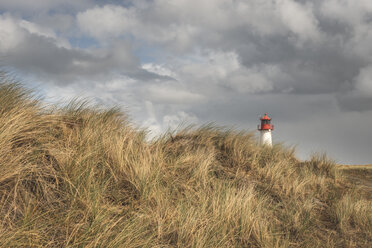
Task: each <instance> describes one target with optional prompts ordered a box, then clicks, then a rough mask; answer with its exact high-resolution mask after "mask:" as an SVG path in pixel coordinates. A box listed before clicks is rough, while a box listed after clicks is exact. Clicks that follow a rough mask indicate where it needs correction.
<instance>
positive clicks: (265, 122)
mask: <svg viewBox="0 0 372 248" xmlns="http://www.w3.org/2000/svg"><path fill="white" fill-rule="evenodd" d="M260 120H261V126H260V125H258V127H257V128H258V130H274V125H271V118H269V116H267V113H265V116H264V117H261V118H260Z"/></svg>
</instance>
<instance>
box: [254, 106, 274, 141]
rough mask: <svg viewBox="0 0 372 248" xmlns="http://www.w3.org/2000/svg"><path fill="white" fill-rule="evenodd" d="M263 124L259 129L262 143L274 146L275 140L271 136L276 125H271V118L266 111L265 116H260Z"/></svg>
mask: <svg viewBox="0 0 372 248" xmlns="http://www.w3.org/2000/svg"><path fill="white" fill-rule="evenodd" d="M260 120H261V126H260V125H258V127H257V129H258V131H260V145H267V146H270V147H271V146H272V145H273V140H272V137H271V131H272V130H274V125H271V118H269V117H268V116H267V113H265V116H264V117H261V118H260Z"/></svg>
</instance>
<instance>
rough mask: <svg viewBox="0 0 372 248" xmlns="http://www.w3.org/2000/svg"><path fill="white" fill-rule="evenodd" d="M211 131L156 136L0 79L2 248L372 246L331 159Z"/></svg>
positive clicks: (358, 203) (365, 211) (368, 228)
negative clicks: (47, 100)
mask: <svg viewBox="0 0 372 248" xmlns="http://www.w3.org/2000/svg"><path fill="white" fill-rule="evenodd" d="M256 143H257V142H256V138H255V137H254V135H253V134H252V133H250V132H245V131H236V130H232V129H227V128H221V127H215V126H212V125H206V126H202V127H190V128H184V129H182V130H177V131H170V132H167V133H164V134H163V135H162V136H161V137H158V138H155V139H154V140H152V141H148V140H146V131H145V130H142V129H139V128H138V127H136V126H135V125H134V124H132V123H131V122H130V121H129V120H128V118H127V116H126V115H125V114H123V113H121V112H120V111H119V110H118V109H102V108H99V107H96V106H90V105H89V104H88V105H87V104H84V103H79V102H76V101H75V102H72V103H70V104H66V105H65V106H64V107H53V106H47V107H46V106H45V105H43V104H42V102H41V101H40V100H38V99H36V98H35V97H33V94H32V93H30V92H29V91H27V90H25V88H24V87H22V86H21V85H19V84H17V83H14V82H10V80H8V79H7V78H5V77H3V78H2V82H1V84H0V220H1V223H0V247H129V248H130V247H372V202H371V200H370V199H368V198H366V197H365V196H364V195H363V194H361V193H360V189H359V188H358V187H357V186H354V185H353V184H352V183H350V182H349V181H347V180H346V177H345V176H344V175H343V173H342V171H339V170H337V168H336V165H335V163H334V162H333V161H332V160H329V159H328V158H327V157H326V156H325V155H314V156H313V157H312V158H311V159H310V160H309V161H300V160H298V159H297V158H296V157H295V150H294V149H293V148H290V147H286V146H284V145H282V144H275V145H274V146H273V147H272V148H269V147H266V146H258V145H257V144H256Z"/></svg>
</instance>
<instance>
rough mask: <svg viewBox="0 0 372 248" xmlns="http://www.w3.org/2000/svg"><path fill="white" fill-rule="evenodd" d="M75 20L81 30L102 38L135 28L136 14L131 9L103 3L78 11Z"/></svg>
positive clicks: (115, 35) (121, 33) (119, 34)
mask: <svg viewBox="0 0 372 248" xmlns="http://www.w3.org/2000/svg"><path fill="white" fill-rule="evenodd" d="M77 22H78V25H79V27H80V28H81V30H82V31H84V32H86V33H88V34H89V35H92V36H94V37H96V38H101V39H103V38H107V37H117V36H121V35H123V34H125V33H126V32H128V31H129V30H131V29H132V28H135V27H136V25H135V22H136V16H135V12H134V11H133V9H127V8H123V7H120V6H115V5H105V6H103V7H98V6H96V7H94V8H92V9H88V10H86V11H84V12H81V13H78V15H77Z"/></svg>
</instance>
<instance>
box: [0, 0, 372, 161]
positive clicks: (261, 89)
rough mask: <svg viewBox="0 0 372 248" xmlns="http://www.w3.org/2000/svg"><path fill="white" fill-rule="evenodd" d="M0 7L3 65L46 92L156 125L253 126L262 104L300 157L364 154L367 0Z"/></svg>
mask: <svg viewBox="0 0 372 248" xmlns="http://www.w3.org/2000/svg"><path fill="white" fill-rule="evenodd" d="M0 10H1V11H2V12H1V13H2V15H1V16H0V54H1V56H2V57H1V59H2V61H3V64H4V65H7V66H12V67H14V68H15V69H16V70H19V71H21V72H22V73H26V74H28V75H32V76H34V77H36V78H38V79H40V80H41V81H42V82H43V83H45V85H46V83H47V82H54V83H55V84H48V85H47V86H46V87H47V88H48V90H47V92H48V94H49V95H51V96H55V95H63V96H66V97H72V96H75V95H76V92H85V93H87V95H89V96H93V97H95V98H97V99H98V102H100V103H105V104H107V103H109V104H119V105H120V104H125V105H128V106H131V107H132V109H133V112H132V114H133V115H134V118H135V119H136V120H138V121H140V122H142V123H143V124H144V125H147V126H149V127H150V129H152V130H155V131H156V132H159V131H160V130H164V129H166V128H167V127H169V126H171V127H175V126H176V124H177V123H178V122H181V121H182V120H188V121H191V122H197V123H203V122H210V121H215V122H217V123H218V124H224V125H225V124H226V125H232V124H234V125H236V126H238V127H241V128H245V127H247V126H249V127H250V128H251V130H252V127H253V129H254V127H255V126H256V122H257V119H258V116H259V114H261V113H264V112H266V111H268V112H271V113H272V115H273V118H274V120H276V122H277V123H278V125H279V127H280V128H279V130H280V131H278V133H277V134H276V136H275V137H276V139H277V141H278V140H279V141H280V140H282V141H288V142H289V143H292V144H293V143H295V144H296V143H297V144H302V148H300V152H301V153H302V154H308V153H309V152H310V151H312V150H317V149H318V148H319V149H320V150H321V148H324V149H326V150H327V151H329V153H330V154H331V155H334V156H337V157H338V158H340V159H341V160H343V161H352V159H355V158H354V157H353V156H355V154H358V158H359V160H358V161H368V160H369V159H370V155H369V152H366V151H365V149H364V148H365V147H368V146H369V145H370V142H369V140H371V139H372V134H369V133H370V132H368V128H367V126H369V124H370V123H372V115H370V113H371V111H372V2H371V1H369V0H359V1H353V0H327V1H321V0H296V1H295V0H268V1H262V0H248V1H246V0H237V1H231V0H214V1H208V0H179V1H165V0H153V1H148V0H136V1H129V0H126V1H116V0H111V1H100V0H83V1H70V0H69V1H47V0H36V1H32V3H31V2H27V3H24V1H19V0H12V1H2V2H1V3H0ZM88 41H89V42H88ZM356 122H357V125H356V126H355V123H356ZM362 122H363V123H364V124H363V123H362ZM366 123H369V124H366ZM356 128H357V130H359V132H360V133H363V135H362V136H363V137H361V136H360V134H358V131H357V130H356ZM343 133H347V134H345V135H346V136H347V137H348V140H349V141H350V142H345V143H344V144H343V143H342V140H343V138H342V137H341V136H342V134H343ZM358 135H359V136H358ZM354 147H359V148H360V149H358V151H355V150H356V149H354ZM351 158H352V159H351Z"/></svg>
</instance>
